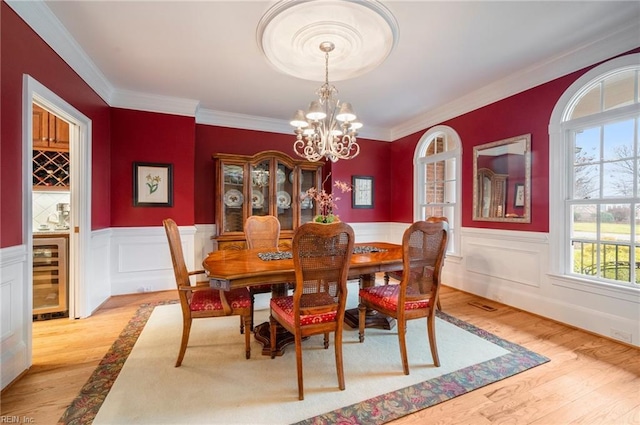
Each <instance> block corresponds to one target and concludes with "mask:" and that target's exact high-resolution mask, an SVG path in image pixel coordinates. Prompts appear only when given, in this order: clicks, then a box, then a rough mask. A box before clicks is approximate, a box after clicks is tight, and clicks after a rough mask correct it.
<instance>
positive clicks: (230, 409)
mask: <svg viewBox="0 0 640 425" xmlns="http://www.w3.org/2000/svg"><path fill="white" fill-rule="evenodd" d="M350 292H352V293H353V292H355V293H357V288H355V290H353V291H351V290H350ZM264 295H265V296H264V297H260V296H258V297H257V301H256V312H255V317H256V323H260V322H261V321H263V320H266V318H267V317H268V294H264ZM354 301H355V300H350V302H354ZM349 307H351V306H349ZM239 325H240V319H239V318H238V317H228V318H215V319H211V320H195V321H194V324H193V326H192V330H191V339H190V341H189V347H188V348H187V352H186V355H185V359H184V361H183V363H182V366H181V367H179V368H175V367H174V363H175V359H176V355H177V351H178V346H179V340H180V335H181V312H180V306H179V304H177V303H176V302H175V301H174V302H168V303H160V304H159V305H158V304H155V305H143V306H141V307H140V309H139V310H138V312H137V313H136V315H135V316H134V317H133V318H132V319H131V321H130V322H129V324H128V325H127V326H126V327H125V329H124V330H123V332H122V334H121V335H120V337H119V338H118V340H117V341H116V342H115V343H114V344H113V346H112V347H111V349H110V350H109V352H108V353H107V354H106V355H105V357H104V359H103V360H102V362H101V363H100V365H99V366H98V368H97V369H96V371H95V372H94V373H93V375H92V376H91V377H90V379H89V380H88V382H87V383H86V384H85V386H84V387H83V389H82V391H81V392H80V394H79V395H78V397H77V398H76V399H75V400H74V401H73V402H72V404H71V405H70V406H69V408H68V409H67V411H66V412H65V413H64V415H63V416H62V418H61V419H60V421H59V423H62V424H88V423H94V424H96V425H97V424H109V425H115V424H131V423H136V424H143V423H146V424H187V423H189V424H232V423H237V424H291V423H300V424H329V423H331V424H335V423H366V424H382V423H386V422H388V421H391V420H394V419H397V418H399V417H402V416H405V415H408V414H411V413H414V412H416V411H418V410H421V409H425V408H427V407H429V406H433V405H435V404H438V403H440V402H443V401H445V400H448V399H451V398H453V397H457V396H459V395H462V394H465V393H467V392H469V391H473V390H475V389H478V388H481V387H483V386H485V385H488V384H491V383H493V382H496V381H499V380H501V379H504V378H507V377H509V376H512V375H515V374H517V373H520V372H523V371H525V370H527V369H530V368H532V367H535V366H538V365H540V364H543V363H545V362H547V361H549V360H548V359H547V358H545V357H543V356H541V355H538V354H536V353H534V352H531V351H529V350H527V349H526V348H524V347H522V346H519V345H517V344H513V343H511V342H508V341H506V340H504V339H501V338H498V337H497V336H495V335H492V334H491V333H489V332H486V331H483V330H482V329H479V328H477V327H475V326H473V325H471V324H469V323H466V322H464V321H461V320H458V319H456V318H455V317H452V316H450V315H447V314H445V313H441V312H439V313H438V320H437V323H436V332H437V341H438V351H439V356H440V361H441V366H440V367H438V368H436V367H434V366H433V360H432V359H431V355H430V352H429V345H428V342H427V337H426V324H425V321H424V320H413V321H410V322H409V325H408V330H407V345H408V351H409V367H410V371H411V374H410V375H404V374H403V373H402V364H401V361H400V354H399V348H398V336H397V332H396V329H395V328H394V329H393V330H391V331H388V330H380V329H367V332H366V339H365V341H364V343H359V342H358V332H357V330H355V329H351V328H349V327H348V326H345V332H344V337H343V353H344V365H345V381H346V390H345V391H340V390H339V389H338V386H337V377H336V372H335V359H334V353H333V345H331V346H330V348H329V349H328V350H324V349H323V348H322V336H316V337H312V338H309V339H308V340H307V341H305V342H304V343H303V365H304V385H305V387H304V389H305V400H303V401H299V400H298V397H297V395H298V393H297V378H296V364H295V350H294V348H293V346H290V347H287V349H286V350H285V353H284V355H283V356H280V357H276V358H275V359H271V358H270V357H269V356H263V355H262V354H261V351H262V346H261V345H260V344H259V343H258V342H256V341H254V340H252V347H251V348H252V357H251V359H249V360H246V359H245V358H244V337H243V336H242V335H240V332H239Z"/></svg>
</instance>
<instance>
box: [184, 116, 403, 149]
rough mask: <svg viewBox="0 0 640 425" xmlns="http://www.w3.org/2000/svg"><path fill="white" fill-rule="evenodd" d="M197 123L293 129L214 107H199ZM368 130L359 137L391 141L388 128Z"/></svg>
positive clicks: (282, 122) (277, 130)
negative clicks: (217, 109) (216, 109)
mask: <svg viewBox="0 0 640 425" xmlns="http://www.w3.org/2000/svg"><path fill="white" fill-rule="evenodd" d="M196 123H197V124H205V125H215V126H218V127H231V128H239V129H243V130H255V131H267V132H270V133H280V134H291V135H293V129H292V127H291V124H289V121H285V120H277V119H271V118H264V117H258V116H253V115H244V114H235V113H231V112H223V111H215V110H212V109H204V108H203V109H199V110H198V112H197V113H196ZM366 130H367V131H362V132H359V133H358V137H360V138H366V139H373V140H379V141H384V142H390V141H391V139H390V136H391V133H390V132H389V131H388V130H385V129H382V128H376V127H368V126H367V128H366Z"/></svg>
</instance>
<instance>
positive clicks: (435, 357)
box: [427, 317, 440, 367]
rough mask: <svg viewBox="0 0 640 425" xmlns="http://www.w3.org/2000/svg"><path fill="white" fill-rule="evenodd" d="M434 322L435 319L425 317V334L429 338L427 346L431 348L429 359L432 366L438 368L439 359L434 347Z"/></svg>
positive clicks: (436, 347) (435, 346)
mask: <svg viewBox="0 0 640 425" xmlns="http://www.w3.org/2000/svg"><path fill="white" fill-rule="evenodd" d="M435 322H436V320H435V317H434V318H433V319H432V318H431V317H427V332H428V336H429V346H430V347H431V357H433V364H434V365H435V366H436V367H440V358H439V357H438V346H437V345H436V323H435Z"/></svg>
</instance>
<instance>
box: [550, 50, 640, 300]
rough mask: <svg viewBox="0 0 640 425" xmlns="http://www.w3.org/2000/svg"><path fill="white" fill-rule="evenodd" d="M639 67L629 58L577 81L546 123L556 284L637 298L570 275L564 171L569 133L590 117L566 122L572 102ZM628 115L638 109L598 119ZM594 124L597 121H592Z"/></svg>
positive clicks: (636, 58) (637, 59) (626, 289)
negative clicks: (594, 86)
mask: <svg viewBox="0 0 640 425" xmlns="http://www.w3.org/2000/svg"><path fill="white" fill-rule="evenodd" d="M639 63H640V54H631V55H626V56H622V57H619V58H616V59H612V60H610V61H608V62H605V63H603V64H601V65H599V66H597V67H595V68H593V69H591V70H590V71H588V72H587V73H585V74H584V75H583V76H582V77H580V78H579V79H577V80H576V81H575V82H574V83H573V84H572V85H571V86H570V87H569V88H568V89H567V90H566V91H565V92H564V93H563V95H562V96H561V97H560V99H559V100H558V102H557V103H556V105H555V107H554V109H553V112H552V114H551V119H550V121H549V273H550V275H552V276H554V277H556V278H557V279H559V280H558V282H560V284H562V285H566V286H569V287H572V288H575V289H582V290H589V291H595V292H600V291H602V290H605V291H606V290H615V291H617V292H623V293H628V294H635V295H637V292H638V288H634V287H630V286H628V285H622V284H616V283H612V282H611V281H606V280H599V279H587V278H582V277H577V276H576V275H575V274H573V273H572V272H573V267H572V264H571V256H570V253H569V249H567V247H568V244H569V243H570V229H571V226H570V217H569V211H568V209H569V208H568V206H567V203H566V200H568V199H569V196H570V185H571V184H572V181H571V176H570V170H567V167H566V164H567V161H568V155H569V154H570V152H569V146H571V140H570V137H571V131H570V129H569V127H571V128H572V129H575V128H576V127H577V126H578V125H579V124H580V123H582V122H585V121H588V120H590V118H589V117H584V118H578V119H576V120H573V121H568V119H569V114H570V113H571V111H572V109H573V106H574V105H575V102H576V101H578V100H579V98H580V97H581V96H582V95H583V94H584V93H585V91H586V90H587V89H589V88H590V87H591V85H592V84H593V83H595V82H596V81H598V80H601V79H603V78H606V77H607V76H608V75H611V74H613V73H616V72H619V71H621V70H624V69H632V68H637V66H638V64H639ZM630 112H634V113H638V112H640V105H638V104H635V105H632V106H628V107H621V108H616V109H613V110H611V111H607V112H602V113H600V114H598V115H597V119H602V118H606V119H607V121H608V120H615V119H616V118H619V117H622V116H625V115H628V114H629V113H630ZM593 121H594V122H595V121H596V118H593Z"/></svg>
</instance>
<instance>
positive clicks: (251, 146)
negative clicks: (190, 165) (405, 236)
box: [194, 125, 390, 224]
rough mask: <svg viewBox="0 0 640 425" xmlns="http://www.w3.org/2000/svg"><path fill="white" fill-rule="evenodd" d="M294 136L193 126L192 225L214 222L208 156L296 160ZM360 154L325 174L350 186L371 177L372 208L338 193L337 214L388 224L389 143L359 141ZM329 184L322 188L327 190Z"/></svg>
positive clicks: (332, 165) (328, 168) (332, 166)
mask: <svg viewBox="0 0 640 425" xmlns="http://www.w3.org/2000/svg"><path fill="white" fill-rule="evenodd" d="M294 141H295V136H294V135H293V133H292V134H278V133H266V132H261V131H252V130H241V129H234V128H227V127H216V126H209V125H197V126H196V148H195V166H194V167H195V181H196V182H195V187H196V193H197V194H198V196H197V197H196V199H195V222H196V223H200V224H210V223H215V208H214V199H213V196H214V188H215V186H214V185H215V183H214V170H213V166H214V164H213V160H212V159H211V155H213V154H214V153H233V154H242V155H253V154H256V153H258V152H261V151H264V150H277V151H280V152H283V153H285V154H287V155H289V156H291V157H292V158H294V159H299V157H298V156H297V155H296V154H295V153H294V152H293V142H294ZM358 143H359V144H360V148H361V151H360V155H358V156H357V157H356V158H355V159H352V160H349V161H338V162H337V163H331V162H329V163H327V164H326V165H325V169H324V175H326V174H328V173H329V172H331V179H332V180H333V181H335V180H341V181H345V182H348V183H351V176H352V175H360V174H362V175H368V176H373V178H374V186H375V193H374V202H375V204H374V209H369V210H362V209H358V210H355V209H352V208H351V194H349V193H344V194H342V193H340V191H339V190H338V191H337V192H335V191H334V192H335V193H336V195H335V196H338V197H340V198H341V199H340V200H339V201H338V209H337V211H336V212H337V214H338V215H339V216H340V217H341V218H342V220H344V221H351V222H363V221H388V219H389V202H388V201H389V169H388V166H387V163H386V160H387V158H388V155H389V147H390V144H389V143H385V142H378V141H373V140H365V139H360V140H358ZM329 185H330V184H329V182H327V183H326V185H325V186H326V187H325V189H329Z"/></svg>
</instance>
